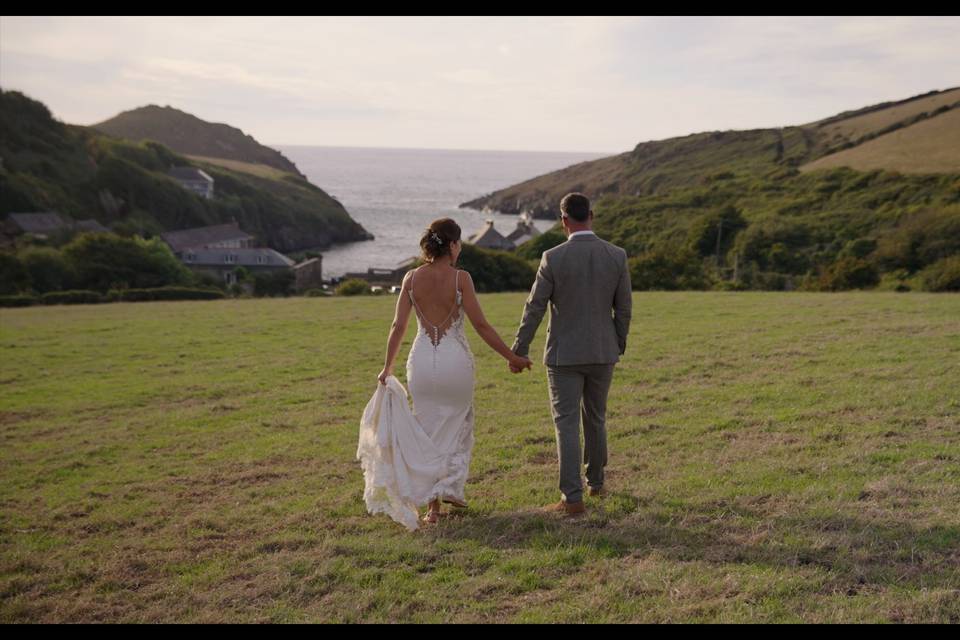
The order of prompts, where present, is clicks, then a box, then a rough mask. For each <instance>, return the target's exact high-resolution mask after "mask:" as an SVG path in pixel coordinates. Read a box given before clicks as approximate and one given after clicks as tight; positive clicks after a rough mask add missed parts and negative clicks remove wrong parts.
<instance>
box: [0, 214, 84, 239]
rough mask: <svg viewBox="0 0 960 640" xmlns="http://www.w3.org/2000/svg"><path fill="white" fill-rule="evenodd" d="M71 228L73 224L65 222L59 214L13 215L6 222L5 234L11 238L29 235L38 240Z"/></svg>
mask: <svg viewBox="0 0 960 640" xmlns="http://www.w3.org/2000/svg"><path fill="white" fill-rule="evenodd" d="M70 226H71V222H68V221H67V220H64V219H63V218H62V217H61V216H60V214H59V213H11V214H10V215H9V216H7V219H6V220H4V233H6V234H8V235H11V236H18V235H21V234H24V233H29V234H30V235H33V236H35V237H37V238H48V237H49V236H50V234H52V233H55V232H57V231H62V230H65V229H69V228H70Z"/></svg>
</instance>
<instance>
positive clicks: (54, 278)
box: [18, 247, 76, 293]
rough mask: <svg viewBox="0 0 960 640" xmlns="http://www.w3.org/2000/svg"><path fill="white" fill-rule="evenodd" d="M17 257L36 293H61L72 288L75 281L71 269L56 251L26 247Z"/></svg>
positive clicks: (47, 248)
mask: <svg viewBox="0 0 960 640" xmlns="http://www.w3.org/2000/svg"><path fill="white" fill-rule="evenodd" d="M18 257H19V258H20V262H21V263H22V264H23V267H24V269H26V270H27V273H28V274H29V275H30V282H31V284H32V285H33V288H34V289H36V290H37V291H39V292H41V293H43V292H46V291H61V290H63V289H69V288H71V287H72V286H73V283H74V281H75V279H76V275H75V274H74V271H73V267H72V266H71V265H70V263H69V262H68V261H67V260H66V259H65V258H64V257H63V255H62V254H61V253H60V252H59V251H57V250H56V249H51V248H49V247H27V248H25V249H23V250H22V251H21V252H20V253H19V255H18Z"/></svg>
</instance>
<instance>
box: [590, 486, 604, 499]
mask: <svg viewBox="0 0 960 640" xmlns="http://www.w3.org/2000/svg"><path fill="white" fill-rule="evenodd" d="M590 497H592V498H606V497H607V490H606V489H604V488H603V485H600V486H599V487H590Z"/></svg>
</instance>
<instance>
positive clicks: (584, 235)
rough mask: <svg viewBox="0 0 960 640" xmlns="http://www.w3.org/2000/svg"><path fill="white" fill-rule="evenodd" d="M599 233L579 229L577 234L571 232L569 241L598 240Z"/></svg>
mask: <svg viewBox="0 0 960 640" xmlns="http://www.w3.org/2000/svg"><path fill="white" fill-rule="evenodd" d="M596 239H597V234H595V233H594V232H593V231H577V232H576V234H571V235H570V237H569V238H567V242H582V241H584V240H596Z"/></svg>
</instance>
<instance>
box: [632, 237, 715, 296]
mask: <svg viewBox="0 0 960 640" xmlns="http://www.w3.org/2000/svg"><path fill="white" fill-rule="evenodd" d="M629 266H630V284H631V286H632V287H633V288H634V290H637V291H648V290H666V291H677V290H683V289H709V288H710V282H709V279H708V278H707V276H706V274H705V273H704V271H703V262H702V261H701V259H700V257H699V256H698V255H697V254H695V253H694V252H693V251H692V250H690V249H676V248H674V249H671V248H669V247H664V248H660V249H657V250H654V251H648V252H646V253H644V254H642V255H640V256H637V257H635V258H630V260H629Z"/></svg>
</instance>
